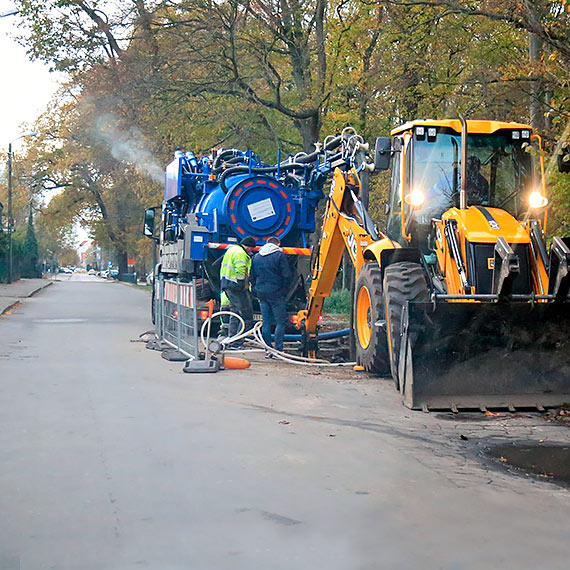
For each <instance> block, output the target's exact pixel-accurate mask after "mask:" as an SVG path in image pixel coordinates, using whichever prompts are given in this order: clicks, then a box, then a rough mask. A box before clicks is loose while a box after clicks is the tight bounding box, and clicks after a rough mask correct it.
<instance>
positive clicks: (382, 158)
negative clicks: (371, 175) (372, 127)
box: [374, 137, 392, 172]
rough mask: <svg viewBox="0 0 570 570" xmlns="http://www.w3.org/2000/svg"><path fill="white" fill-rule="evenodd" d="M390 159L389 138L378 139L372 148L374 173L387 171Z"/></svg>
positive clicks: (390, 144)
mask: <svg viewBox="0 0 570 570" xmlns="http://www.w3.org/2000/svg"><path fill="white" fill-rule="evenodd" d="M391 158H392V140H391V139H390V137H378V138H377V139H376V145H375V146H374V171H375V172H378V171H379V170H388V169H389V168H390V160H391Z"/></svg>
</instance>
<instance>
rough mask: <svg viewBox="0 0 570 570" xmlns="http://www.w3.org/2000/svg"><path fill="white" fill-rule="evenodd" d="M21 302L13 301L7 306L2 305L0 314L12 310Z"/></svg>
mask: <svg viewBox="0 0 570 570" xmlns="http://www.w3.org/2000/svg"><path fill="white" fill-rule="evenodd" d="M20 303H21V301H18V300H16V301H14V302H13V303H12V304H10V305H8V306H7V307H4V308H3V309H2V311H1V312H0V315H5V314H6V313H7V312H8V311H10V310H12V309H13V308H14V307H16V306H18V305H19V304H20Z"/></svg>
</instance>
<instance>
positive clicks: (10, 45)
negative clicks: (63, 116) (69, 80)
mask: <svg viewBox="0 0 570 570" xmlns="http://www.w3.org/2000/svg"><path fill="white" fill-rule="evenodd" d="M12 8H13V4H12V3H11V2H9V1H8V0H0V14H2V13H5V12H7V11H9V10H10V9H12ZM17 18H18V17H17V16H7V17H4V18H0V54H1V57H0V77H1V78H2V81H1V83H2V88H1V89H0V109H1V120H0V147H2V149H3V150H4V151H5V150H6V147H7V146H8V143H10V142H11V141H13V140H14V139H15V138H16V137H18V136H20V135H21V134H24V133H25V132H26V129H25V128H24V129H23V128H22V127H21V124H22V123H24V122H28V123H30V124H31V123H33V121H34V120H35V119H36V118H37V116H38V115H39V114H40V113H41V112H42V111H43V110H44V109H45V107H46V105H47V103H48V101H49V100H50V98H51V96H52V95H53V93H54V92H55V91H56V89H57V75H58V74H55V73H50V72H49V68H48V66H47V65H45V64H42V63H40V62H33V63H32V62H31V61H30V60H29V59H28V56H27V55H26V50H25V49H24V48H23V47H21V46H20V45H19V44H17V43H16V42H15V40H14V39H13V36H14V35H15V33H16V31H17V28H16V24H17ZM14 146H16V145H14Z"/></svg>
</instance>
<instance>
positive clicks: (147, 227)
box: [143, 208, 156, 239]
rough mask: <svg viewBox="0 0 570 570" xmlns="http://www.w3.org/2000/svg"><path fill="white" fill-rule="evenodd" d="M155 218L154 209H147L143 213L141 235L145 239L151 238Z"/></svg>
mask: <svg viewBox="0 0 570 570" xmlns="http://www.w3.org/2000/svg"><path fill="white" fill-rule="evenodd" d="M155 217H156V208H147V209H146V210H145V211H144V228H143V233H144V235H145V236H146V237H149V238H153V239H154V237H155V235H154V219H155Z"/></svg>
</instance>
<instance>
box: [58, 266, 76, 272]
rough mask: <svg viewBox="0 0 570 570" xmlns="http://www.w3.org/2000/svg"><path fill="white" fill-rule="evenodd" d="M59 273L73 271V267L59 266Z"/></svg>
mask: <svg viewBox="0 0 570 570" xmlns="http://www.w3.org/2000/svg"><path fill="white" fill-rule="evenodd" d="M59 273H73V269H70V268H69V267H60V268H59Z"/></svg>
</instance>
